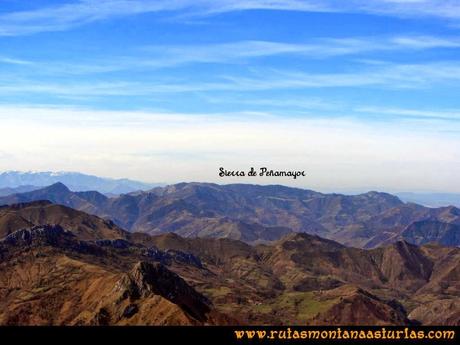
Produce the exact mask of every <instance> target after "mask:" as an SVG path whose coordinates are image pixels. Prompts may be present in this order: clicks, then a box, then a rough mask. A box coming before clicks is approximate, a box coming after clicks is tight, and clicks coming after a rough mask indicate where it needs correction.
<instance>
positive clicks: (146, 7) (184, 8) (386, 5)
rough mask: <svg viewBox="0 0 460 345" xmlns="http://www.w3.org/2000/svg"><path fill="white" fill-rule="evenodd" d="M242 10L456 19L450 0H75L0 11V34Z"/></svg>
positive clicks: (459, 13)
mask: <svg viewBox="0 0 460 345" xmlns="http://www.w3.org/2000/svg"><path fill="white" fill-rule="evenodd" d="M248 10H278V11H301V12H347V13H367V14H377V15H388V16H402V17H420V16H424V17H438V18H442V19H449V20H458V19H460V3H459V2H458V1H456V0H443V1H438V0H420V1H416V0H406V1H402V0H373V1H365V0H348V1H342V0H250V1H248V0H142V1H141V0H80V1H73V2H70V3H66V4H60V5H55V6H49V7H43V8H39V9H34V10H29V11H16V12H10V13H5V14H2V15H0V35H2V36H17V35H29V34H35V33H40V32H50V31H63V30H69V29H72V28H74V27H78V26H82V25H86V24H90V23H93V22H99V21H104V20H109V19H113V18H119V17H124V16H132V15H137V14H143V13H164V14H165V15H173V14H176V15H177V13H181V14H182V15H187V16H209V15H216V14H221V13H227V12H234V11H248Z"/></svg>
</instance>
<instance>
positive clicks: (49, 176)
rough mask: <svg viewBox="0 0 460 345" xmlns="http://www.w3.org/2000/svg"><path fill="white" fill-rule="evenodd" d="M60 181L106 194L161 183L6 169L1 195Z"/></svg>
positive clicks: (0, 176) (0, 181)
mask: <svg viewBox="0 0 460 345" xmlns="http://www.w3.org/2000/svg"><path fill="white" fill-rule="evenodd" d="M58 182H60V183H64V184H65V185H66V186H68V187H69V188H70V189H71V190H73V191H86V190H96V191H98V192H100V193H104V194H123V193H129V192H133V191H138V190H147V189H150V188H152V187H154V186H158V185H160V184H153V183H145V182H139V181H133V180H129V179H111V178H104V177H98V176H93V175H86V174H82V173H78V172H34V171H28V172H22V171H6V172H3V173H0V196H1V195H7V194H11V193H10V192H11V190H12V189H13V192H18V193H20V192H26V191H31V190H34V189H39V188H40V187H45V186H49V185H51V184H54V183H58ZM14 189H16V190H14Z"/></svg>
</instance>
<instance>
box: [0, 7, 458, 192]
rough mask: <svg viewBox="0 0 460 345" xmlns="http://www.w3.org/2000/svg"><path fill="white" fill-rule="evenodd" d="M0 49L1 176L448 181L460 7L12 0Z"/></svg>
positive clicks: (406, 187) (308, 182) (443, 185)
mask: <svg viewBox="0 0 460 345" xmlns="http://www.w3.org/2000/svg"><path fill="white" fill-rule="evenodd" d="M337 23H340V25H337ZM0 51H1V53H0V121H1V123H2V127H1V129H2V133H1V135H0V170H1V171H3V170H35V171H78V172H84V173H88V174H92V175H97V176H107V177H113V178H119V177H124V178H130V179H134V180H140V181H147V182H150V181H151V182H153V183H155V182H160V183H172V182H174V181H178V182H181V181H184V182H189V181H208V182H215V183H221V184H226V183H257V184H282V185H289V186H293V187H300V188H308V189H313V190H318V191H336V192H340V191H353V190H360V191H363V190H366V189H367V190H379V191H388V192H392V193H395V192H447V193H460V185H459V184H458V180H459V176H460V98H459V97H458V94H459V91H460V61H459V56H460V54H459V53H460V3H459V4H456V3H453V2H451V1H447V2H442V3H440V2H439V1H435V0H416V1H403V0H375V1H371V2H369V1H363V0H353V1H347V2H338V1H335V0H324V1H319V0H304V1H301V0H294V1H292V0H285V1H283V0H279V1H266V0H256V1H251V2H247V1H240V0H232V1H227V0H214V1H208V0H200V1H191V0H181V1H175V0H173V1H163V0H155V1H152V0H145V1H139V0H117V1H115V0H98V1H96V0H84V1H83V0H82V1H78V0H67V1H64V2H59V3H56V2H55V1H54V2H53V1H50V0H37V1H34V2H23V1H18V0H10V1H7V2H4V3H2V5H1V6H0ZM220 167H224V168H225V169H228V170H245V171H247V170H248V169H250V168H251V167H255V168H259V167H267V168H269V169H273V170H287V171H291V170H304V171H305V172H306V177H302V178H298V179H296V180H293V179H289V178H287V177H282V178H267V177H264V178H254V177H245V178H241V177H240V178H232V179H230V178H220V177H219V176H218V172H219V168H220Z"/></svg>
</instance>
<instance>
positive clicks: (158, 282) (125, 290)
mask: <svg viewBox="0 0 460 345" xmlns="http://www.w3.org/2000/svg"><path fill="white" fill-rule="evenodd" d="M116 288H117V289H118V290H120V293H121V296H120V299H119V301H123V300H125V299H129V301H130V303H133V302H135V301H138V300H141V299H145V298H148V297H150V296H152V295H158V296H161V297H163V298H165V299H167V300H168V301H170V302H172V303H174V304H175V305H177V306H178V307H179V308H181V309H182V310H183V311H185V312H186V313H187V314H188V315H189V316H190V317H191V318H193V319H194V320H197V321H199V322H205V321H206V320H207V314H208V313H209V312H210V310H211V307H210V306H211V302H209V300H207V299H206V298H205V297H204V296H203V295H201V294H199V293H198V292H196V291H195V290H194V289H193V288H192V287H190V286H189V285H188V284H187V283H186V282H185V281H184V280H183V279H182V278H181V277H179V276H178V275H177V274H175V273H173V272H171V271H170V270H168V269H167V268H166V267H165V266H163V265H162V264H160V263H149V262H138V263H137V264H136V265H135V266H134V268H133V269H132V271H131V272H129V273H128V274H127V275H126V276H125V277H124V278H123V279H122V280H121V281H120V282H119V283H117V287H116ZM130 306H131V312H130V313H134V310H133V309H132V308H133V307H132V306H133V304H130Z"/></svg>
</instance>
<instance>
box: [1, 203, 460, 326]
mask: <svg viewBox="0 0 460 345" xmlns="http://www.w3.org/2000/svg"><path fill="white" fill-rule="evenodd" d="M5 217H7V220H8V221H7V222H6V223H8V224H9V225H8V226H9V228H8V230H2V232H1V235H0V237H1V239H0V258H1V260H0V297H1V298H0V301H1V302H0V305H1V308H0V310H2V312H0V323H2V324H82V325H87V324H94V325H96V324H97V325H103V324H117V325H121V324H181V325H183V324H193V325H200V324H229V323H243V324H275V325H279V324H320V323H325V322H328V321H327V320H330V321H329V322H331V323H335V324H337V323H338V324H340V323H347V324H360V325H364V324H369V323H372V324H382V325H383V324H385V325H387V324H388V325H392V324H399V325H401V324H410V323H413V322H422V323H426V324H430V323H435V324H436V323H439V324H441V323H452V322H455V321H453V320H456V316H455V315H456V313H457V311H458V310H457V307H456V304H455V303H454V301H456V300H458V298H459V296H460V288H459V267H460V249H457V248H447V247H440V246H435V245H433V244H430V245H427V246H422V247H418V246H415V245H411V244H408V243H407V242H397V243H395V244H392V245H389V246H386V247H383V248H377V249H372V250H363V249H357V248H348V247H346V246H343V245H341V244H339V243H337V242H334V241H331V240H328V239H323V238H321V237H319V236H317V235H314V236H312V235H308V234H305V233H293V234H288V235H287V236H285V237H284V238H282V239H281V240H279V241H277V242H275V243H273V244H260V245H257V246H251V245H249V244H247V243H244V242H241V241H237V240H233V239H228V238H223V239H218V238H183V237H181V236H178V235H177V234H174V233H167V234H160V235H157V236H149V235H147V234H143V233H128V232H125V231H123V230H121V229H119V228H117V227H116V226H115V225H114V224H113V223H110V222H107V221H105V220H103V219H101V218H98V217H96V216H91V215H87V214H85V213H83V212H80V211H76V210H72V209H70V208H68V207H65V206H62V205H54V204H50V203H49V202H35V203H30V204H26V205H25V204H19V205H13V206H9V207H3V208H1V209H0V220H1V219H5ZM21 221H23V222H25V223H24V224H20V225H17V224H16V223H20V222H21ZM48 221H49V222H52V223H53V224H44V223H46V222H48ZM11 224H13V226H14V227H11V226H12V225H11ZM3 226H4V225H3ZM171 291H174V294H169V292H171ZM449 301H450V302H452V303H451V304H449V303H450V302H449ZM439 305H447V306H449V308H450V309H449V316H448V317H444V316H445V315H443V316H442V317H441V316H439V317H437V318H436V317H435V316H433V315H434V314H433V313H432V309H431V307H430V306H432V307H433V308H434V309H436V308H439ZM409 315H410V316H409Z"/></svg>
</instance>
